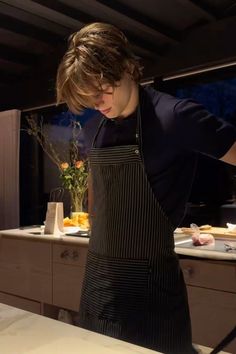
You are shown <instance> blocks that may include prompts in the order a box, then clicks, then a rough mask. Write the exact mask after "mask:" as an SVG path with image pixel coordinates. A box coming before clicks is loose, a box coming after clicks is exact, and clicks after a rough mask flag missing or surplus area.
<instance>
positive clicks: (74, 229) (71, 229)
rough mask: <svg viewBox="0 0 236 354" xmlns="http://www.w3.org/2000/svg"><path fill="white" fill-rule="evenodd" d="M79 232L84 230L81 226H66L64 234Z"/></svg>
mask: <svg viewBox="0 0 236 354" xmlns="http://www.w3.org/2000/svg"><path fill="white" fill-rule="evenodd" d="M79 230H82V229H81V228H80V227H79V226H64V232H65V233H66V234H71V233H74V232H78V231H79Z"/></svg>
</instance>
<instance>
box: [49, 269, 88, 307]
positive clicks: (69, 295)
mask: <svg viewBox="0 0 236 354" xmlns="http://www.w3.org/2000/svg"><path fill="white" fill-rule="evenodd" d="M84 272H85V268H84V267H74V266H71V265H64V264H59V263H54V265H53V305H56V306H59V307H62V308H65V309H69V310H74V311H79V305H80V296H81V289H82V283H83V278H84Z"/></svg>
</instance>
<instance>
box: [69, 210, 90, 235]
mask: <svg viewBox="0 0 236 354" xmlns="http://www.w3.org/2000/svg"><path fill="white" fill-rule="evenodd" d="M63 224H64V226H79V227H81V228H82V229H86V230H87V229H89V214H88V213H85V212H82V211H81V212H78V213H74V214H73V216H72V218H68V217H66V218H64V219H63Z"/></svg>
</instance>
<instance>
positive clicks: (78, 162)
mask: <svg viewBox="0 0 236 354" xmlns="http://www.w3.org/2000/svg"><path fill="white" fill-rule="evenodd" d="M81 166H83V161H76V163H75V167H76V168H80V167H81Z"/></svg>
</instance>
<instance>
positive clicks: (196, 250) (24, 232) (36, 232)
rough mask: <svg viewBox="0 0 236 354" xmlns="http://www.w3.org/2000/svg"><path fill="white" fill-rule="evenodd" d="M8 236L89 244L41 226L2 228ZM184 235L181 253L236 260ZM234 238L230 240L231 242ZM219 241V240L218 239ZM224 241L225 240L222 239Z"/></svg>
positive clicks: (177, 236)
mask: <svg viewBox="0 0 236 354" xmlns="http://www.w3.org/2000/svg"><path fill="white" fill-rule="evenodd" d="M1 236H7V237H13V238H22V239H31V240H35V241H45V242H47V241H53V242H57V243H67V244H72V243H73V244H78V245H80V246H86V247H87V246H88V244H89V238H87V237H78V236H67V235H65V234H63V233H62V234H59V235H47V234H44V233H43V231H42V230H41V229H40V227H35V228H25V229H24V228H22V229H12V230H0V237H1ZM183 237H186V238H187V239H190V236H189V235H185V234H175V235H174V238H175V242H180V243H178V244H176V246H175V252H176V253H177V254H180V255H185V256H192V257H197V258H207V259H216V260H231V261H235V260H236V252H219V250H217V247H215V248H214V247H211V246H198V247H195V246H192V245H190V246H189V247H184V243H181V242H182V241H181V240H183ZM231 241H232V240H229V242H231ZM217 242H218V241H217ZM222 242H224V241H222Z"/></svg>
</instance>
